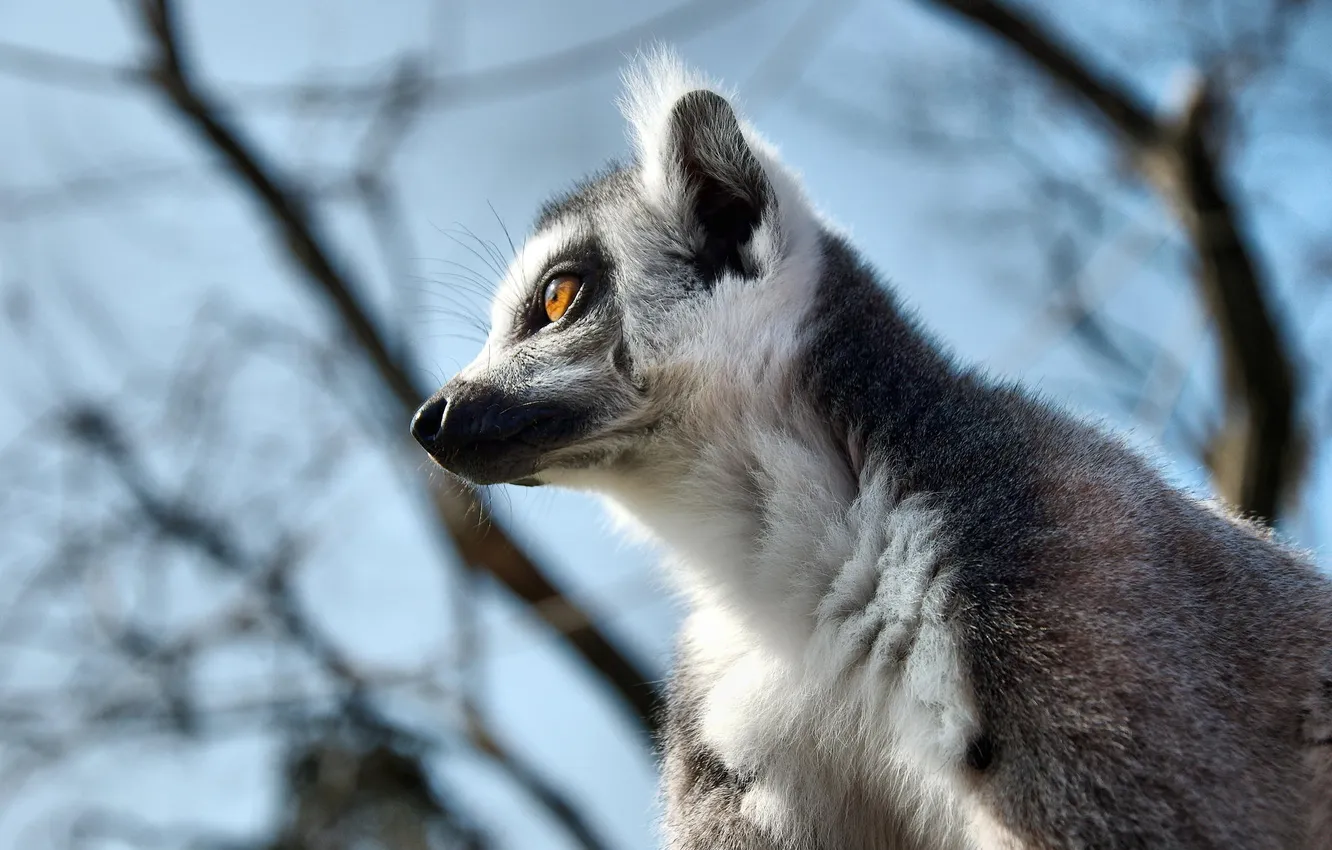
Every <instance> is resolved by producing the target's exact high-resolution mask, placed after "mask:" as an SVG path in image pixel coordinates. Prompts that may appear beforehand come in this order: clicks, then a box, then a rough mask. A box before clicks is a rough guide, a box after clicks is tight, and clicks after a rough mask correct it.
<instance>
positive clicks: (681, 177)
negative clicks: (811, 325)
mask: <svg viewBox="0 0 1332 850" xmlns="http://www.w3.org/2000/svg"><path fill="white" fill-rule="evenodd" d="M623 109H624V112H625V116H626V118H627V119H628V121H629V123H630V126H631V133H632V136H633V141H634V147H635V151H636V159H635V161H634V162H633V163H632V164H631V165H628V166H623V167H615V168H612V169H611V170H609V171H607V172H605V173H603V174H601V175H600V176H597V177H595V178H593V179H591V180H589V181H587V182H585V183H583V184H581V185H580V186H579V187H577V188H576V189H575V190H574V191H573V192H571V193H570V194H568V195H567V196H565V197H563V198H561V199H559V200H556V201H554V202H553V203H550V204H548V205H547V206H546V207H545V209H544V210H543V211H542V213H541V215H540V217H539V219H538V221H537V225H536V229H535V233H534V235H533V236H532V237H531V238H530V239H529V240H528V241H527V243H526V244H525V245H524V246H523V247H522V249H521V250H520V251H519V253H518V256H517V257H516V258H515V259H514V260H513V263H512V265H511V266H510V267H509V270H508V273H507V275H506V276H505V278H504V280H503V281H502V282H501V283H500V286H499V289H498V292H497V295H496V298H495V301H494V304H493V306H492V310H491V329H490V335H489V338H488V340H487V341H486V344H485V347H484V348H483V349H482V351H481V353H480V354H479V355H478V356H477V357H476V359H475V360H473V361H472V363H470V364H469V365H468V366H466V367H465V368H464V369H463V370H462V371H461V372H459V373H458V375H457V376H455V377H454V378H453V379H452V380H450V381H449V382H448V383H447V384H445V385H444V386H443V387H442V388H441V389H440V390H439V391H438V392H437V393H435V395H434V396H432V397H431V398H430V399H429V400H428V401H427V402H426V403H425V404H424V405H422V407H421V409H420V410H419V411H417V413H416V416H415V418H414V419H413V420H412V433H413V435H414V436H415V437H416V439H417V440H418V441H419V442H420V443H421V445H422V446H423V447H424V448H425V449H426V451H428V452H429V453H430V454H431V456H432V457H434V459H435V460H436V461H438V462H439V463H440V464H441V465H442V466H444V467H445V468H446V469H448V470H450V471H452V472H455V473H457V474H459V475H461V476H463V477H464V478H467V479H470V480H472V481H474V482H476V483H481V484H492V483H500V482H512V483H524V484H536V483H548V482H550V483H570V484H577V483H579V477H580V476H586V475H587V474H588V473H589V472H594V473H600V472H606V471H612V472H613V471H614V470H616V469H622V468H627V467H637V466H641V465H643V464H650V463H651V462H652V460H653V457H654V452H656V453H660V451H661V450H662V447H663V446H665V445H673V446H675V447H677V448H678V447H679V446H682V445H688V444H696V443H698V442H699V441H706V440H707V439H709V438H708V436H707V435H705V434H704V433H703V432H704V431H706V430H708V429H710V428H714V427H716V426H719V425H724V421H725V420H726V419H727V417H731V416H737V415H738V411H739V409H740V408H741V407H743V406H744V405H745V403H746V402H745V397H746V396H747V395H751V396H752V395H753V394H754V393H755V391H756V389H758V387H759V386H760V385H767V387H768V389H767V394H766V396H765V401H766V402H767V403H768V404H769V405H771V404H772V400H773V398H774V396H773V395H772V393H773V392H780V388H779V387H777V386H776V383H780V382H781V381H783V380H785V378H784V375H785V371H786V370H785V369H784V367H785V366H786V364H787V362H788V361H789V360H790V359H791V356H792V351H793V349H794V348H795V347H796V344H797V340H798V336H799V333H798V329H799V327H800V324H801V319H802V317H803V316H804V315H805V310H806V308H807V305H808V302H809V301H810V300H811V297H812V280H813V278H814V277H816V275H817V270H816V269H817V265H818V259H817V257H818V255H819V247H818V243H819V234H820V230H821V228H822V225H821V224H820V223H819V219H818V217H817V216H816V214H815V213H814V212H813V210H812V209H811V208H810V207H809V205H808V204H807V203H806V201H805V199H804V197H803V195H802V192H801V189H800V187H799V184H798V182H797V180H796V178H795V177H794V176H793V175H792V174H791V173H790V172H789V171H788V170H787V169H786V168H784V167H783V166H782V165H781V164H780V162H779V161H778V160H777V157H776V155H775V153H774V151H773V150H772V148H770V147H769V146H768V145H767V144H766V143H765V142H764V141H763V140H762V139H761V138H760V137H759V136H758V134H757V133H756V132H755V131H754V130H753V129H752V128H750V127H749V126H748V125H746V124H745V123H744V122H743V121H742V120H741V119H739V118H738V117H737V116H736V113H735V111H734V110H733V109H732V106H731V104H730V102H729V101H728V100H727V98H726V97H725V96H723V95H722V94H720V93H718V90H717V88H716V87H715V86H712V85H710V84H709V83H708V82H707V81H705V80H703V79H701V78H699V77H698V76H696V75H694V74H692V73H690V72H689V71H687V70H685V69H684V68H683V67H682V66H681V65H680V64H679V63H678V62H677V61H676V60H674V59H673V58H671V57H670V56H669V55H664V54H659V55H656V56H654V57H652V58H650V59H648V60H646V61H644V62H642V63H640V65H638V66H637V67H636V68H635V69H634V70H633V71H631V72H630V73H629V74H628V78H627V91H626V95H625V97H624V99H623ZM775 382H776V383H775ZM709 423H711V424H709Z"/></svg>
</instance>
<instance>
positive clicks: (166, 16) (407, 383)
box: [140, 0, 657, 732]
mask: <svg viewBox="0 0 1332 850" xmlns="http://www.w3.org/2000/svg"><path fill="white" fill-rule="evenodd" d="M140 10H141V18H142V23H143V27H144V29H145V32H146V34H147V35H148V36H149V39H150V43H151V44H152V45H153V50H154V53H155V55H154V56H153V59H152V61H151V65H152V70H151V71H150V74H151V79H153V80H154V82H155V83H156V85H157V87H158V88H159V90H160V91H161V92H162V94H163V95H164V96H165V97H166V98H167V100H168V102H169V103H170V104H171V105H172V106H173V107H174V108H175V110H176V112H177V113H178V115H179V116H180V118H181V119H182V120H183V121H185V122H186V124H187V125H188V126H190V127H191V128H192V129H193V130H194V131H195V132H196V133H198V134H199V135H200V136H201V137H202V138H203V139H204V140H205V141H206V142H207V143H208V144H209V145H210V146H211V147H212V148H213V149H214V150H216V151H217V153H218V154H220V155H221V157H222V158H223V160H224V161H225V163H226V164H227V166H228V167H229V168H230V169H231V170H232V171H233V173H234V174H235V176H236V177H237V178H238V180H239V182H240V184H241V186H242V187H243V188H244V189H245V190H246V191H248V192H249V193H251V194H252V195H253V197H254V200H255V201H256V202H257V203H258V205H259V207H260V209H261V210H262V212H263V213H264V215H265V217H266V218H267V219H268V221H269V222H270V223H271V225H272V226H273V227H274V229H275V230H276V231H277V232H278V234H279V235H280V236H281V238H282V242H283V244H284V246H285V248H286V250H287V252H288V253H289V255H290V256H291V258H292V259H293V260H294V261H295V262H296V264H297V265H298V266H299V268H300V269H301V271H302V272H303V277H304V279H305V281H306V282H307V283H308V284H309V285H310V286H311V287H312V289H313V290H314V292H315V293H316V295H317V296H319V297H320V298H322V299H325V300H327V301H328V302H330V303H331V304H332V306H333V308H334V310H335V312H336V314H337V316H338V319H339V320H340V321H341V323H342V325H343V327H345V328H346V330H347V331H348V333H349V334H350V335H351V337H352V338H353V340H354V341H355V343H356V345H357V347H358V348H359V349H360V350H361V352H362V353H363V354H364V356H365V358H366V360H367V361H369V364H370V365H371V367H372V368H373V371H374V374H375V375H376V376H377V377H378V379H379V380H380V382H381V383H382V386H383V388H384V389H385V390H387V392H388V394H389V395H390V396H391V397H392V398H393V399H394V400H395V401H396V402H397V403H398V411H399V415H400V416H401V421H402V422H403V423H404V424H405V423H406V422H407V421H408V418H409V417H410V414H411V412H412V410H414V409H415V407H416V406H417V405H418V404H419V403H420V402H421V400H422V399H424V398H425V397H426V396H428V395H429V394H430V392H431V388H428V387H425V386H422V385H420V384H419V383H418V382H417V381H416V379H414V378H413V376H412V373H411V370H410V367H409V366H408V365H407V364H406V363H404V362H403V361H402V359H401V358H400V357H398V356H395V355H394V353H393V352H392V351H391V350H390V347H389V344H388V343H387V341H386V340H385V339H384V337H383V335H382V333H381V332H380V329H379V328H378V326H377V324H376V322H375V320H374V319H373V318H372V317H371V314H370V311H369V310H368V308H367V307H366V305H365V304H364V303H363V301H362V300H361V296H360V294H359V293H360V292H363V291H364V290H363V288H362V287H360V286H357V285H356V284H355V283H354V282H353V281H352V279H351V277H350V273H349V271H348V270H347V269H346V267H345V265H344V264H342V263H340V262H339V261H337V260H336V259H335V256H334V252H333V250H332V248H331V246H330V245H329V244H328V243H327V242H326V241H325V240H324V238H323V236H322V234H321V233H320V232H319V229H318V226H317V224H316V222H315V219H314V215H313V214H312V213H311V211H310V209H309V208H308V206H307V205H306V203H305V202H304V201H303V200H302V198H301V196H300V194H299V193H298V192H296V191H295V190H293V189H292V188H291V187H289V186H288V185H286V183H285V181H284V179H283V177H282V176H281V174H280V171H279V169H278V167H277V166H276V165H275V164H273V163H271V162H269V161H268V159H267V157H266V156H265V155H264V154H263V153H262V152H261V151H260V150H259V149H258V148H257V147H256V146H255V145H254V144H253V143H252V142H251V141H250V140H249V139H247V138H246V137H245V136H244V134H243V133H242V131H241V130H240V129H239V128H238V127H236V126H235V125H234V124H233V123H232V122H231V121H230V120H229V119H228V117H227V116H226V113H225V110H223V109H221V108H219V107H218V105H216V104H215V103H213V102H212V100H211V99H210V98H209V96H208V95H207V94H205V93H204V92H203V91H202V90H201V89H200V87H199V86H198V84H197V83H196V81H195V79H194V77H193V75H192V73H191V69H190V67H189V64H188V61H187V59H186V58H185V57H184V56H183V55H182V54H183V48H182V45H181V39H180V36H179V33H178V31H177V27H176V22H175V20H174V14H173V11H174V7H173V5H172V4H171V3H170V2H169V0H141V2H140ZM404 427H405V425H404ZM441 479H442V480H441V481H440V482H439V483H438V484H437V486H435V487H434V488H433V491H432V496H433V503H434V505H435V508H436V511H437V515H438V517H439V519H440V522H441V524H442V525H443V527H444V528H445V529H446V530H447V532H448V534H449V536H450V537H451V538H452V540H453V542H454V543H455V545H456V546H457V549H458V553H459V555H460V556H461V557H462V558H463V560H464V561H466V562H467V563H468V564H471V565H473V566H475V567H478V568H480V569H484V570H486V571H488V572H490V573H491V574H492V575H494V576H495V577H496V578H497V579H498V580H499V581H500V582H501V583H502V584H504V585H505V586H506V587H508V588H509V589H510V590H511V591H513V592H514V593H515V594H516V595H517V596H518V597H519V598H520V599H522V600H523V601H524V602H527V603H528V604H529V605H532V606H533V607H534V608H535V610H536V611H537V613H538V614H539V615H540V616H542V617H543V618H544V619H546V620H547V622H551V623H553V624H557V623H555V621H553V620H552V617H553V616H555V615H556V614H557V613H559V611H560V610H561V609H562V610H563V611H564V612H565V613H566V614H567V613H568V612H574V613H576V616H577V619H578V620H579V621H580V622H581V623H583V625H582V626H581V627H580V628H577V629H574V630H571V631H569V632H566V633H565V636H566V638H567V639H568V640H569V642H570V644H571V645H572V646H573V647H574V648H575V649H576V650H577V651H578V652H579V653H580V655H582V657H583V659H584V660H585V661H586V662H587V663H588V664H590V665H592V667H593V668H594V669H596V670H597V671H598V672H600V673H601V675H602V676H603V677H604V678H605V679H606V680H607V681H608V682H609V683H610V684H611V685H612V686H613V687H614V689H615V690H616V691H617V692H618V693H619V694H620V695H621V697H622V698H623V699H624V700H625V701H626V702H627V703H628V704H629V705H630V706H631V707H632V708H633V709H634V711H635V712H636V714H637V716H638V718H639V720H640V722H641V723H642V725H643V727H644V728H645V729H646V730H647V731H649V732H652V731H654V730H655V724H656V717H655V711H656V702H657V694H656V690H655V688H654V687H653V686H652V685H651V684H649V683H650V682H651V678H650V677H649V676H648V675H647V674H646V673H645V672H644V671H643V669H642V667H641V666H640V665H639V664H638V663H636V662H634V661H631V660H630V659H629V657H628V656H627V655H626V654H625V652H624V651H623V650H622V649H620V648H619V647H617V646H616V645H615V644H614V642H613V641H612V640H611V639H610V638H609V637H607V636H606V635H605V634H604V633H603V632H601V631H600V629H598V628H597V626H596V625H595V624H594V623H593V622H592V621H591V619H590V618H588V617H587V616H586V615H584V614H582V612H581V611H579V610H578V608H577V606H576V605H575V604H574V603H573V602H572V601H570V600H569V599H568V598H567V597H566V596H565V595H564V594H563V593H562V592H561V591H560V590H559V589H558V588H557V587H556V586H555V584H554V583H553V582H551V581H550V579H548V578H547V577H546V575H545V574H544V573H543V571H542V570H541V568H540V567H539V566H538V565H537V564H536V562H535V561H534V560H533V559H532V558H531V557H530V556H529V555H527V553H526V552H524V551H523V550H522V549H521V548H520V547H519V546H518V544H517V543H516V542H514V540H513V539H512V537H510V536H509V535H508V534H507V533H506V532H505V531H504V530H503V529H502V528H500V526H499V525H497V524H496V522H495V520H494V518H493V517H492V516H491V515H490V513H489V511H488V510H487V509H486V507H485V505H484V504H483V503H482V502H481V500H480V499H478V498H477V496H476V494H475V493H474V492H473V491H472V490H471V489H470V488H468V487H465V486H464V485H463V484H462V483H461V482H460V481H458V480H457V479H454V478H452V477H447V478H445V477H443V476H441ZM557 601H558V603H559V604H558V606H552V603H553V602H557ZM557 625H558V624H557ZM557 633H558V629H557Z"/></svg>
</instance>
